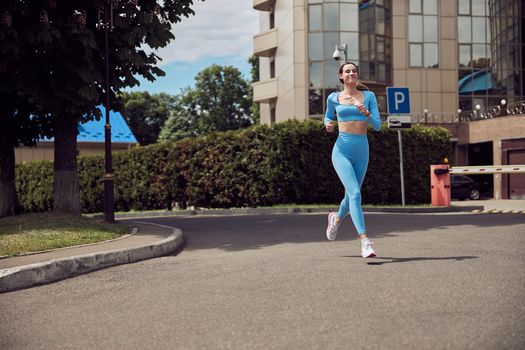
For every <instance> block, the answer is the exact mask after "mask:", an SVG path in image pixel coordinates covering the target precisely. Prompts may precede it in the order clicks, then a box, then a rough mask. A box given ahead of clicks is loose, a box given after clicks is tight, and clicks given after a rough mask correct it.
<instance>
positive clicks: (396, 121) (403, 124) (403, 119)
mask: <svg viewBox="0 0 525 350" xmlns="http://www.w3.org/2000/svg"><path fill="white" fill-rule="evenodd" d="M386 120H387V123H388V128H389V129H410V128H411V127H412V123H411V122H410V116H409V115H394V116H388V117H387V118H386Z"/></svg>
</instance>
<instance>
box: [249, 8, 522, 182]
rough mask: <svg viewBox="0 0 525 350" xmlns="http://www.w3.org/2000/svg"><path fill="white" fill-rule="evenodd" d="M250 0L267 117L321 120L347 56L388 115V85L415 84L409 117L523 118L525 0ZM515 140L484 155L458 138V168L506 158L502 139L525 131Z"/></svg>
mask: <svg viewBox="0 0 525 350" xmlns="http://www.w3.org/2000/svg"><path fill="white" fill-rule="evenodd" d="M252 1H253V7H254V9H255V10H258V11H259V29H260V32H259V33H258V34H257V35H256V36H255V37H254V41H253V42H254V53H255V55H257V56H258V57H259V64H260V66H259V69H260V76H259V78H260V79H259V81H258V82H256V83H254V84H253V89H254V100H255V102H258V103H260V107H261V108H260V111H261V122H262V123H266V124H273V123H275V122H279V121H283V120H287V119H298V120H306V119H309V118H321V117H322V115H323V114H324V109H325V104H326V97H327V96H328V95H329V94H330V93H331V92H332V91H335V90H338V89H340V88H341V86H340V83H339V80H338V77H337V70H338V67H339V64H340V63H341V62H343V61H344V60H346V61H351V62H355V63H356V64H357V65H358V66H359V73H360V79H361V80H362V81H363V83H365V84H366V85H367V86H369V88H370V89H371V90H372V91H374V92H375V93H376V96H377V98H378V102H379V106H380V111H381V113H382V115H383V117H386V110H387V108H386V87H388V86H403V87H405V86H406V87H408V88H409V89H410V104H411V106H410V107H411V112H412V122H413V123H429V124H430V123H436V122H439V123H450V124H457V123H460V122H462V121H467V122H468V121H470V120H473V119H482V118H483V117H487V116H488V117H492V116H496V115H497V116H505V115H506V114H508V113H509V114H523V112H520V109H521V108H523V107H522V106H523V101H525V45H524V41H525V18H524V15H525V14H524V11H525V9H524V7H525V5H524V3H523V1H522V0H252ZM334 51H337V52H340V55H339V56H340V57H341V60H340V61H337V60H335V59H334V58H333V56H334ZM503 112H504V113H503ZM505 120H506V122H507V123H520V122H523V123H525V120H524V119H519V118H518V119H516V120H519V121H514V120H515V118H514V119H512V118H511V119H505ZM451 129H452V130H455V127H452V128H451ZM465 134H466V133H465V132H463V133H462V135H465ZM512 137H513V138H512V139H510V140H505V139H502V140H500V141H499V142H495V143H494V141H493V140H490V141H489V140H487V141H486V142H490V143H491V145H490V147H489V148H490V150H491V154H489V155H485V156H483V157H481V158H480V157H478V158H479V159H478V158H476V157H477V156H476V155H475V151H473V150H474V149H484V148H483V147H481V148H480V147H472V146H471V145H470V141H469V140H468V139H464V138H463V137H457V139H458V140H460V142H464V143H460V142H458V145H457V148H456V149H457V153H458V157H457V158H458V159H459V161H460V162H462V163H464V164H462V165H477V164H475V163H477V162H481V163H485V164H497V163H495V162H497V161H498V160H500V159H501V161H502V162H503V163H501V164H505V160H504V159H502V155H501V154H502V152H504V151H503V149H502V148H501V147H502V146H501V145H503V144H506V145H508V144H509V143H508V142H510V143H513V142H514V141H515V142H517V143H518V144H519V143H520V142H522V141H523V140H525V134H524V135H521V137H520V135H517V136H516V135H513V136H512ZM507 141H508V142H507ZM484 142H485V141H484ZM489 148H487V149H489ZM473 163H474V164H473ZM523 176H525V175H523ZM496 178H498V177H496ZM495 181H496V180H495ZM500 182H501V183H503V182H504V180H501V181H500Z"/></svg>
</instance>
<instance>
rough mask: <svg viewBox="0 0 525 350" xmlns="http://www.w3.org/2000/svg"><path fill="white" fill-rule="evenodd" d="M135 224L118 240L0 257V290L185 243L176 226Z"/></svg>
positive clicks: (132, 259) (131, 259)
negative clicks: (130, 230) (131, 231)
mask: <svg viewBox="0 0 525 350" xmlns="http://www.w3.org/2000/svg"><path fill="white" fill-rule="evenodd" d="M132 226H134V229H133V233H132V234H130V235H127V236H124V237H122V238H119V239H115V240H111V241H106V242H100V243H95V244H88V245H83V246H78V247H70V248H62V249H56V250H51V251H47V252H42V253H35V254H28V255H23V256H17V257H12V258H3V259H0V293H3V292H8V291H13V290H17V289H23V288H29V287H32V286H36V285H40V284H47V283H51V282H56V281H60V280H63V279H66V278H69V277H73V276H77V275H80V274H83V273H88V272H92V271H95V270H99V269H103V268H106V267H110V266H115V265H121V264H128V263H133V262H137V261H140V260H145V259H151V258H155V257H159V256H163V255H167V254H170V253H173V252H174V251H176V250H177V249H179V247H180V246H181V245H182V244H183V238H182V232H181V230H179V229H177V228H173V227H169V226H163V225H158V224H153V223H145V222H139V221H137V222H133V223H132Z"/></svg>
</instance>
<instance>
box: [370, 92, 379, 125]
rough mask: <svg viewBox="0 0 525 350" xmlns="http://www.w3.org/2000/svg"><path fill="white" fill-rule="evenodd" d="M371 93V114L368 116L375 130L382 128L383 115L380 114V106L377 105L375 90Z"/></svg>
mask: <svg viewBox="0 0 525 350" xmlns="http://www.w3.org/2000/svg"><path fill="white" fill-rule="evenodd" d="M370 93H371V96H370V99H369V101H368V106H367V107H368V108H367V109H368V111H369V113H370V114H369V115H368V116H367V117H368V121H369V122H370V125H372V128H373V129H374V130H375V131H379V130H380V129H381V116H380V115H379V107H378V106H377V100H376V95H375V94H374V93H373V92H370Z"/></svg>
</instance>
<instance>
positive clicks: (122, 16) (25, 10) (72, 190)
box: [0, 0, 193, 213]
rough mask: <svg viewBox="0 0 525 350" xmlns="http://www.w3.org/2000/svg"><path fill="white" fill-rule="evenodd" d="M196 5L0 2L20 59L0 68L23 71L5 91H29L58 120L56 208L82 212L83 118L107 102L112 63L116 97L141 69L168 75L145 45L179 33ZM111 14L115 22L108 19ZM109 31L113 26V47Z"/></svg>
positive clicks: (4, 29) (138, 0) (103, 0)
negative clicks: (79, 160) (79, 139)
mask: <svg viewBox="0 0 525 350" xmlns="http://www.w3.org/2000/svg"><path fill="white" fill-rule="evenodd" d="M192 4H193V1H192V0H164V1H156V0H120V1H119V0H96V1H88V0H77V1H66V0H35V1H31V5H29V1H26V0H4V1H2V2H0V14H1V16H2V17H1V18H0V22H1V23H0V38H2V41H1V44H0V50H1V52H4V51H8V52H11V53H12V56H13V57H15V58H16V59H12V60H6V61H5V62H2V63H3V64H4V66H3V67H0V69H2V70H5V71H15V72H16V73H15V75H16V79H13V80H10V81H8V82H7V83H8V84H11V85H10V86H7V88H5V90H6V91H7V92H8V93H16V94H17V95H18V96H30V97H31V98H33V99H34V101H35V103H34V106H37V107H38V108H37V109H35V111H32V113H33V112H38V113H44V112H42V111H45V113H48V114H49V115H51V116H52V119H53V120H52V121H53V128H54V137H55V162H54V169H55V180H54V209H55V210H60V211H67V212H72V213H80V201H79V189H78V176H77V167H76V152H77V149H76V136H77V124H78V122H81V121H87V120H91V119H93V118H100V113H99V110H98V109H97V108H96V106H97V105H98V104H100V103H102V101H104V94H105V92H106V88H105V67H106V63H108V62H109V64H110V67H111V69H110V72H111V74H110V77H109V82H108V83H109V86H110V88H109V91H108V92H109V93H110V94H111V97H112V99H114V97H115V93H116V92H118V91H120V89H122V88H123V87H126V86H134V85H137V84H138V80H137V79H136V78H135V77H134V76H135V75H137V74H139V75H141V76H143V77H145V78H146V79H148V80H151V81H152V80H154V79H155V76H162V75H163V74H164V72H163V71H162V70H160V69H159V68H158V67H156V64H157V62H158V59H159V57H158V56H157V55H156V54H155V53H154V52H150V53H146V51H145V50H144V47H149V48H151V49H157V48H160V47H163V46H165V45H166V44H167V43H168V42H169V41H171V40H172V39H174V35H173V34H172V33H171V31H170V30H171V25H172V24H173V23H176V22H179V21H180V20H181V17H182V16H186V17H188V16H189V15H191V14H193V11H192V10H191V8H190V5H192ZM106 15H107V18H108V21H104V20H103V19H104V18H105V16H106ZM109 19H111V21H110V20H109ZM106 29H108V31H109V30H111V32H110V33H109V35H108V37H109V43H108V46H109V50H108V52H107V53H106V50H105V44H106V41H105V38H106V37H105V34H106V33H107V31H106ZM4 37H12V38H15V39H13V40H7V41H4V40H3V38H4ZM13 43H15V44H13ZM13 45H15V47H12V46H13ZM20 67H22V68H23V69H20ZM14 81H16V84H15V83H13V82H14ZM9 117H10V115H7V116H4V118H9ZM13 147H14V146H13ZM2 150H3V148H2ZM7 158H9V156H8V157H7ZM2 159H3V158H2ZM2 165H3V162H2Z"/></svg>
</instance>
